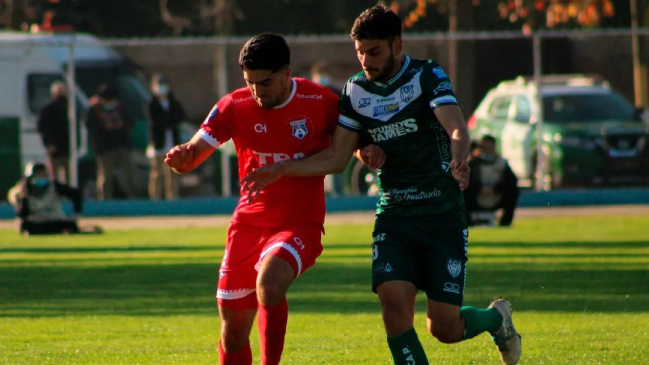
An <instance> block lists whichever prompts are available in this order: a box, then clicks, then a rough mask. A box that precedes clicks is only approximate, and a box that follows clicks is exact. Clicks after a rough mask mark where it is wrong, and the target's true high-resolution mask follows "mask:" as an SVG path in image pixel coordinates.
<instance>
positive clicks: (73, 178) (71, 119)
mask: <svg viewBox="0 0 649 365" xmlns="http://www.w3.org/2000/svg"><path fill="white" fill-rule="evenodd" d="M74 69H75V64H74V37H73V38H72V40H71V41H70V44H69V45H68V68H67V75H66V76H67V84H68V123H69V124H68V125H69V130H70V131H69V138H70V147H69V148H70V159H69V161H68V163H69V168H70V176H69V177H66V178H69V179H70V181H68V182H67V183H68V184H69V185H70V186H73V187H77V186H79V176H78V175H79V174H78V170H77V166H78V164H77V96H76V93H77V90H76V86H75V85H76V77H75V73H74Z"/></svg>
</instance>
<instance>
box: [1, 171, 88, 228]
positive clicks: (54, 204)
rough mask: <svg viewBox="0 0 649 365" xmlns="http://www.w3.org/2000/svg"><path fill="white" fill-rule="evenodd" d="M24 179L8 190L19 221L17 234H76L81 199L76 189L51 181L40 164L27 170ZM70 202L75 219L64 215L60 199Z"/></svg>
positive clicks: (9, 198)
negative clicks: (18, 232)
mask: <svg viewBox="0 0 649 365" xmlns="http://www.w3.org/2000/svg"><path fill="white" fill-rule="evenodd" d="M26 170H27V171H26V178H25V179H23V180H21V181H20V182H19V183H18V184H17V185H16V186H14V187H13V188H12V189H10V190H9V194H8V200H9V202H10V203H11V204H12V205H13V206H14V208H15V210H16V214H17V215H18V217H19V218H20V233H21V234H24V235H34V234H58V233H79V232H80V229H79V226H78V225H77V219H78V217H79V215H80V214H81V207H82V196H81V192H80V191H79V189H75V188H72V187H70V186H68V185H66V184H63V183H60V182H58V181H56V180H50V178H49V176H48V172H47V168H46V167H45V165H44V164H42V163H36V164H34V165H32V166H28V168H27V169H26ZM65 198H67V199H70V200H72V204H73V208H74V215H73V216H71V217H70V216H68V215H66V214H65V212H64V211H63V204H62V202H63V199H65Z"/></svg>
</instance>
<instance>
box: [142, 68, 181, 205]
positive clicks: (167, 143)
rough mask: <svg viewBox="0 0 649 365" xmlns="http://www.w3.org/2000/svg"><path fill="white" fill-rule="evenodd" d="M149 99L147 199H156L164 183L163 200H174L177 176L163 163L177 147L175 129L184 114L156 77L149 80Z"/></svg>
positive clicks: (163, 80)
mask: <svg viewBox="0 0 649 365" xmlns="http://www.w3.org/2000/svg"><path fill="white" fill-rule="evenodd" d="M151 91H152V92H153V97H152V98H151V101H150V102H149V105H148V117H149V139H150V140H149V146H148V148H147V157H148V158H149V162H150V164H151V170H150V173H149V197H150V198H151V199H152V200H157V199H160V198H161V196H162V186H163V183H164V196H165V198H166V199H167V200H171V199H176V198H178V195H179V193H178V175H177V174H175V173H173V171H172V170H171V169H170V168H169V167H168V166H167V165H165V163H164V158H165V155H166V153H167V151H169V150H170V149H171V148H172V147H173V146H176V145H178V144H180V142H181V141H180V131H179V125H180V123H181V122H182V121H184V120H185V110H184V109H183V107H182V105H181V104H180V102H179V101H178V100H177V99H176V98H175V97H174V95H173V93H172V92H171V89H170V87H169V83H168V81H167V80H166V79H165V78H164V77H162V75H159V74H156V75H154V76H153V78H152V79H151Z"/></svg>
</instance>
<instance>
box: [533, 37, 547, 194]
mask: <svg viewBox="0 0 649 365" xmlns="http://www.w3.org/2000/svg"><path fill="white" fill-rule="evenodd" d="M532 47H533V58H534V83H535V84H536V90H535V96H534V98H535V100H536V105H537V108H538V110H537V115H538V119H537V120H536V124H535V126H536V172H535V177H536V179H535V189H536V190H537V191H541V190H543V187H544V185H543V183H544V181H543V179H544V176H543V175H544V173H543V171H544V163H545V157H544V154H543V99H542V98H541V74H542V64H541V61H542V60H541V35H540V34H539V33H537V32H535V33H534V35H533V38H532Z"/></svg>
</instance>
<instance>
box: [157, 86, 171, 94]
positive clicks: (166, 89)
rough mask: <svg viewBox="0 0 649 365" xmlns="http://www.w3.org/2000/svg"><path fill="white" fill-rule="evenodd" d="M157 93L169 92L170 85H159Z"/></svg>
mask: <svg viewBox="0 0 649 365" xmlns="http://www.w3.org/2000/svg"><path fill="white" fill-rule="evenodd" d="M157 94H158V95H163V96H164V95H167V94H169V86H167V85H163V84H160V85H158V92H157Z"/></svg>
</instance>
